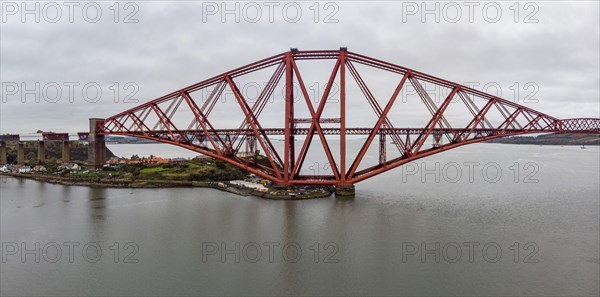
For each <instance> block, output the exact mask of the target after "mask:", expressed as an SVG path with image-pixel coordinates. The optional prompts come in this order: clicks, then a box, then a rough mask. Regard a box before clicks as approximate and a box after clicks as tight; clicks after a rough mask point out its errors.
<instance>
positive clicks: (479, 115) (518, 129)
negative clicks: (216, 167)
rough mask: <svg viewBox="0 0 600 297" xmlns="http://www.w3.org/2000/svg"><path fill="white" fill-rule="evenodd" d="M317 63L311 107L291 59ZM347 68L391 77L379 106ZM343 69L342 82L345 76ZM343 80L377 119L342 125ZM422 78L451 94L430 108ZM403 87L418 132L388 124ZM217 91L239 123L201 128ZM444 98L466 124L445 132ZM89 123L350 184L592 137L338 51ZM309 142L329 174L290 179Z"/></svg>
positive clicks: (312, 54)
mask: <svg viewBox="0 0 600 297" xmlns="http://www.w3.org/2000/svg"><path fill="white" fill-rule="evenodd" d="M319 59H329V60H334V61H335V65H334V66H333V69H332V70H331V74H330V75H329V79H328V81H327V84H326V85H325V88H324V93H323V94H322V98H321V100H320V101H318V104H316V103H315V105H313V103H312V102H311V100H310V96H309V93H308V91H307V87H306V85H305V84H304V82H303V80H302V75H301V72H300V70H299V68H298V66H297V63H296V61H300V60H319ZM356 64H361V65H363V66H361V67H365V66H366V67H374V68H378V69H380V70H383V71H388V72H392V73H396V74H398V75H399V76H401V79H400V80H399V81H398V82H397V86H396V88H395V90H394V92H393V94H392V96H391V98H389V100H388V101H387V103H386V104H385V105H380V104H379V103H378V101H377V100H376V99H375V97H374V95H373V94H372V92H371V90H370V89H369V87H368V86H367V84H366V83H365V81H364V80H363V78H362V77H361V75H360V74H359V71H358V70H357V68H356V67H355V65H356ZM268 67H274V68H275V71H274V73H273V74H272V76H271V77H270V80H269V81H268V82H267V84H266V85H265V87H264V89H263V90H262V92H261V93H260V95H259V96H258V98H257V100H256V101H255V102H253V103H251V102H249V101H248V100H246V98H245V97H244V96H243V94H242V93H241V92H240V90H239V88H238V87H237V85H236V83H235V82H234V79H236V78H238V77H242V76H244V75H247V74H249V73H252V72H255V71H258V70H261V69H266V68H268ZM348 72H349V73H350V77H347V73H348ZM282 78H284V81H283V83H284V88H285V98H283V99H285V110H282V111H283V117H285V121H284V123H285V124H284V127H263V125H261V123H260V121H259V116H260V114H261V112H262V111H263V109H264V107H265V105H266V103H267V99H268V98H270V97H271V96H272V94H273V90H274V89H275V87H276V86H277V85H278V84H279V82H280V80H281V79H282ZM336 78H338V79H339V86H340V100H338V101H337V102H328V100H327V98H328V96H329V94H330V92H331V89H332V86H333V84H334V81H335V79H336ZM349 78H351V79H353V80H354V81H355V82H356V83H357V85H358V86H359V88H360V90H361V91H362V93H363V95H364V98H365V99H366V100H367V101H368V103H369V105H370V106H371V108H372V109H373V112H375V114H376V116H377V120H376V123H375V125H374V126H373V127H358V128H357V127H348V126H347V119H349V118H352V116H353V115H347V114H346V80H347V79H349ZM422 82H426V83H430V84H434V85H437V86H440V87H444V88H447V89H449V90H451V91H450V92H449V94H448V96H447V97H446V98H445V99H444V100H443V101H442V102H441V104H439V106H438V104H436V102H434V100H432V98H431V97H430V96H429V95H428V93H427V92H426V91H425V90H424V88H423V86H422V85H421V83H422ZM409 83H410V84H412V86H413V87H414V89H415V90H416V92H417V94H418V96H419V97H420V99H421V102H422V103H423V104H424V105H425V106H426V107H427V109H428V111H429V114H430V117H429V119H428V122H427V124H426V125H425V126H424V127H413V128H398V127H394V126H393V124H392V121H391V119H390V117H389V116H388V114H389V113H390V110H391V109H392V106H393V104H394V102H395V101H396V100H397V98H398V95H399V94H400V92H401V91H402V89H403V88H404V87H405V85H407V84H409ZM293 84H296V85H299V86H300V90H301V93H302V94H301V95H302V97H304V99H305V100H304V102H295V100H294V98H295V97H294V87H293ZM226 87H228V88H230V89H231V90H232V92H233V94H234V96H235V100H236V102H237V104H238V105H239V108H240V110H241V111H242V112H243V114H244V118H243V119H239V120H240V122H241V124H240V125H239V128H238V129H218V128H215V127H214V126H213V124H212V123H211V119H212V118H211V111H212V110H213V108H214V107H215V104H216V103H217V101H218V98H219V96H220V95H221V94H222V92H223V90H224V89H225V88H226ZM205 88H212V92H211V94H210V96H209V97H208V99H207V100H206V101H205V102H204V103H203V104H201V106H199V105H198V102H199V101H198V100H195V99H194V98H192V95H190V94H191V93H193V92H195V91H198V90H200V89H205ZM298 97H299V96H298ZM475 97H477V98H481V99H483V100H484V102H485V104H483V105H481V104H480V105H479V106H478V105H477V104H475V103H474V98H475ZM451 102H459V103H458V104H464V105H465V106H466V107H467V110H468V111H469V113H470V115H469V116H470V119H471V120H470V122H469V123H468V124H467V125H466V126H462V127H453V126H451V124H450V122H449V121H448V120H447V119H446V117H445V114H444V112H445V111H446V110H447V108H448V106H449V104H450V103H451ZM460 102H462V103H460ZM304 103H305V104H306V106H307V107H308V111H309V112H310V116H311V118H308V119H302V118H296V117H294V105H297V104H304ZM438 103H439V102H438ZM326 104H339V118H322V117H321V115H322V114H323V110H324V107H325V105H326ZM159 105H160V106H159ZM165 106H166V108H165ZM178 109H187V110H188V111H191V114H193V119H192V121H191V123H190V124H189V125H188V126H187V127H181V126H176V125H175V124H173V121H172V120H173V117H174V115H175V113H176V111H177V110H178ZM494 109H495V110H497V111H498V112H499V113H500V114H501V115H502V117H503V122H502V123H501V124H499V125H497V124H496V125H493V124H492V123H491V121H490V120H488V118H487V117H486V115H488V113H489V112H490V110H494ZM149 115H152V117H153V118H154V119H153V120H149ZM152 117H151V118H152ZM297 123H305V124H310V127H309V128H297V127H296V124H297ZM323 123H329V124H331V123H335V124H336V125H337V126H338V127H334V128H331V127H322V125H321V124H323ZM98 125H99V126H98V127H97V128H98V133H99V134H113V135H126V136H134V137H140V138H147V139H152V140H156V141H160V142H163V143H169V144H173V145H177V146H180V147H183V148H186V149H190V150H193V151H196V152H198V153H201V154H204V155H207V156H210V157H213V158H217V159H220V160H223V161H225V162H227V163H229V164H232V165H234V166H237V167H239V168H242V169H244V170H246V171H248V172H251V173H253V174H255V175H257V176H260V177H263V178H265V179H268V180H271V181H273V182H275V183H276V184H282V185H352V184H354V183H357V182H360V181H362V180H365V179H367V178H370V177H372V176H375V175H377V174H380V173H382V172H385V171H388V170H391V169H393V168H395V167H398V166H400V165H402V164H405V163H407V162H410V161H413V160H416V159H419V158H423V157H426V156H429V155H433V154H436V153H439V152H442V151H445V150H448V149H452V148H455V147H459V146H462V145H466V144H471V143H476V142H481V141H486V140H490V139H494V138H498V137H504V136H511V135H519V134H526V133H547V132H557V133H566V132H568V133H600V119H596V118H580V119H565V120H559V119H557V118H554V117H552V116H549V115H547V114H545V113H542V112H539V111H536V110H533V109H531V108H528V107H525V106H521V105H519V104H516V103H514V102H512V101H508V100H505V99H501V98H498V97H495V96H492V95H490V94H487V93H484V92H481V91H478V90H475V89H472V88H468V87H465V86H463V85H460V84H456V83H453V82H450V81H447V80H444V79H440V78H437V77H434V76H431V75H428V74H425V73H421V72H418V71H414V70H411V69H408V68H405V67H401V66H398V65H394V64H391V63H388V62H384V61H380V60H377V59H373V58H370V57H367V56H363V55H360V54H356V53H353V52H349V51H346V50H344V49H340V50H324V51H297V50H292V51H289V52H286V53H282V54H279V55H275V56H272V57H269V58H267V59H264V60H261V61H258V62H255V63H252V64H249V65H246V66H243V67H240V68H237V69H235V70H232V71H229V72H226V73H223V74H221V75H218V76H215V77H213V78H210V79H208V80H205V81H203V82H200V83H197V84H194V85H192V86H189V87H187V88H183V89H181V90H178V91H175V92H173V93H171V94H168V95H166V96H163V97H161V98H158V99H155V100H152V101H150V102H147V103H145V104H142V105H139V106H137V107H134V108H132V109H129V110H127V111H124V112H121V113H119V114H117V115H114V116H112V117H109V118H107V119H105V120H104V121H103V122H100V123H99V124H98ZM271 135H283V136H284V152H283V155H280V154H279V153H278V152H277V150H276V149H275V148H274V146H273V143H272V142H273V141H272V139H270V138H269V136H271ZM296 135H306V136H305V137H304V138H305V140H304V142H303V144H302V147H301V149H300V151H299V152H296V151H295V148H294V141H295V140H294V136H296ZM327 135H338V137H339V145H340V149H339V156H334V154H333V153H332V150H331V148H330V145H329V142H330V141H332V140H331V139H326V137H325V136H327ZM346 135H366V136H367V138H366V140H365V141H364V144H363V145H362V147H361V149H360V151H359V152H358V154H357V155H356V156H355V158H354V159H353V161H352V162H348V163H347V161H346V160H347V159H346V153H347V152H346ZM315 136H317V137H318V138H319V139H320V142H321V144H322V146H323V149H324V152H325V155H326V157H327V160H328V162H329V165H330V166H331V168H332V172H333V174H331V175H302V174H300V172H301V169H302V166H303V164H304V161H305V157H306V154H307V151H308V149H309V147H310V145H311V143H312V140H313V138H314V137H315ZM376 137H377V138H379V143H380V144H379V163H378V164H376V165H373V166H369V167H367V168H364V169H361V170H359V165H360V164H361V162H362V160H363V158H364V156H365V154H366V153H367V150H368V149H369V147H370V146H371V144H372V142H373V141H374V140H375V138H376ZM386 137H389V138H390V140H391V141H392V143H393V144H394V146H395V147H396V148H397V150H398V152H399V157H395V158H391V159H389V160H388V158H387V153H386V146H385V143H386V141H389V140H386ZM428 137H431V138H428ZM427 139H433V140H434V143H436V144H437V145H433V146H432V147H428V146H427V145H425V144H426V140H427ZM244 144H245V149H246V150H247V151H250V152H254V150H255V149H260V150H261V152H262V154H264V155H265V156H266V158H267V160H268V163H267V162H262V163H258V162H256V161H255V159H254V158H250V157H247V156H244V155H242V154H240V150H241V149H242V146H244Z"/></svg>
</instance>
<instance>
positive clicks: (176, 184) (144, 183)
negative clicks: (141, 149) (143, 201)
mask: <svg viewBox="0 0 600 297" xmlns="http://www.w3.org/2000/svg"><path fill="white" fill-rule="evenodd" d="M0 176H9V177H14V178H23V179H30V180H35V181H39V182H47V183H51V184H59V185H63V186H83V187H97V188H116V189H119V188H120V189H126V188H134V189H136V188H139V189H151V188H162V189H168V188H212V189H216V190H220V191H223V192H228V193H232V194H236V195H240V196H254V197H258V198H263V199H270V200H305V199H318V198H327V197H330V196H331V195H332V194H333V191H332V190H331V189H328V188H321V189H319V191H318V192H314V193H313V192H311V193H300V194H298V193H295V194H294V195H287V194H286V195H281V194H275V193H271V192H268V191H267V192H261V191H257V190H254V189H250V188H244V187H239V186H235V185H233V184H230V183H229V181H219V182H215V181H165V180H135V181H134V180H124V179H120V180H117V179H100V178H98V179H83V178H69V177H62V176H47V175H39V174H25V173H0ZM219 184H223V185H225V186H220V185H219Z"/></svg>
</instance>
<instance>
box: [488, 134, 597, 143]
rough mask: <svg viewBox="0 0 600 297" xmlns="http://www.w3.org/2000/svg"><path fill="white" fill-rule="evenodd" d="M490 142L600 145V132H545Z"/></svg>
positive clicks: (491, 141) (489, 141) (490, 141)
mask: <svg viewBox="0 0 600 297" xmlns="http://www.w3.org/2000/svg"><path fill="white" fill-rule="evenodd" d="M487 142H488V143H510V144H543V145H600V134H569V133H565V134H543V135H538V136H512V137H502V138H496V139H492V140H488V141H487Z"/></svg>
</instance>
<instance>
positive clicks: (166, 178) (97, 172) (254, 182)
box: [0, 155, 333, 199]
mask: <svg viewBox="0 0 600 297" xmlns="http://www.w3.org/2000/svg"><path fill="white" fill-rule="evenodd" d="M37 163H38V164H26V165H16V164H0V174H3V175H10V176H13V177H20V178H31V179H36V180H40V181H46V182H53V183H60V184H67V185H86V186H100V187H131V188H167V187H186V186H187V187H210V188H216V189H219V190H223V191H227V192H231V193H235V194H238V195H244V196H248V195H252V196H259V197H263V198H270V199H307V198H322V197H328V196H330V195H331V194H332V191H333V190H332V189H329V188H324V187H311V186H303V187H280V186H277V185H273V183H272V182H271V181H269V180H266V179H262V178H260V177H257V176H255V175H253V174H248V173H246V172H244V171H242V170H241V169H238V168H236V167H234V166H231V165H229V164H227V163H226V162H223V161H221V160H216V159H213V158H210V157H206V156H202V155H199V156H197V157H194V158H189V159H186V158H163V157H158V156H153V155H151V156H149V157H139V156H137V155H133V156H131V157H130V158H124V157H112V158H110V159H109V160H108V161H107V162H106V164H104V166H103V167H102V168H99V169H88V167H87V166H86V164H85V162H65V163H63V162H60V161H56V160H54V159H51V160H47V161H45V162H37Z"/></svg>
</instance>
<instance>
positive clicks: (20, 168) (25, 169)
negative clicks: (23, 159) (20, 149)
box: [19, 166, 31, 173]
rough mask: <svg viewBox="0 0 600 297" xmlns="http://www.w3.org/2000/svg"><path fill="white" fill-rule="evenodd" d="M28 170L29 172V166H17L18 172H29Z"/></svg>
mask: <svg viewBox="0 0 600 297" xmlns="http://www.w3.org/2000/svg"><path fill="white" fill-rule="evenodd" d="M29 172H31V167H29V166H21V167H19V173H29Z"/></svg>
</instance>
